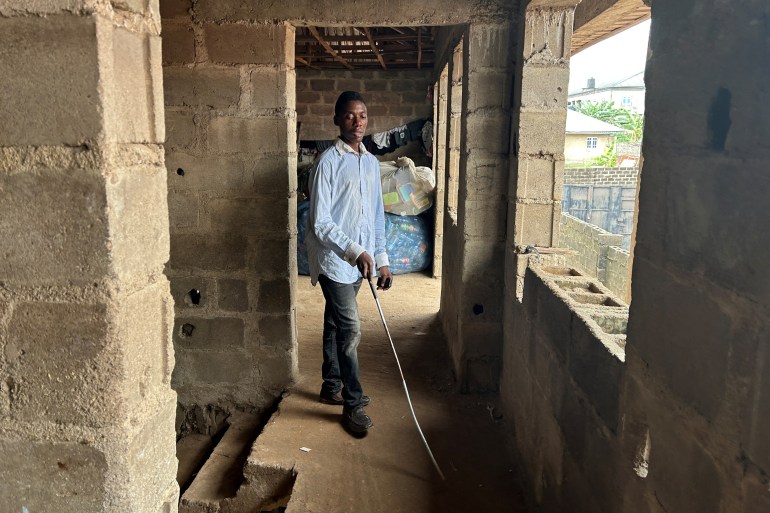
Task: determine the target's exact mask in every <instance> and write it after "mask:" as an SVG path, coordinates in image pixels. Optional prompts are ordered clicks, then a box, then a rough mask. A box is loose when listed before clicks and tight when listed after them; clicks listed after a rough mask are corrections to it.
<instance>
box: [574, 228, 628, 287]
mask: <svg viewBox="0 0 770 513" xmlns="http://www.w3.org/2000/svg"><path fill="white" fill-rule="evenodd" d="M622 243H623V236H622V235H617V234H614V233H610V232H608V231H606V230H602V229H601V228H599V227H598V226H594V225H592V224H589V223H586V222H585V221H581V220H580V219H578V218H577V217H575V216H571V215H569V214H564V213H563V214H562V215H561V225H560V227H559V245H560V246H561V247H565V248H569V249H572V250H575V251H577V254H576V255H569V256H567V263H569V264H570V265H572V266H575V267H577V268H578V269H580V270H581V271H583V272H585V273H587V274H588V275H590V276H593V277H595V278H597V279H598V280H599V281H601V282H602V283H604V284H606V283H607V282H608V280H609V274H608V272H609V260H608V255H609V251H610V246H618V245H620V244H622ZM626 255H628V253H626ZM616 260H617V258H616ZM627 260H628V259H626V261H627ZM616 270H617V269H616ZM621 297H625V294H623V295H622V296H621Z"/></svg>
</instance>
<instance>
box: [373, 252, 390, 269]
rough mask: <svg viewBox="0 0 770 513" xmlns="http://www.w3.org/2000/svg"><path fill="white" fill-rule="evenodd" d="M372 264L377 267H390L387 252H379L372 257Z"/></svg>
mask: <svg viewBox="0 0 770 513" xmlns="http://www.w3.org/2000/svg"><path fill="white" fill-rule="evenodd" d="M374 266H375V267H376V268H377V269H379V268H380V267H385V266H388V267H390V261H389V260H388V254H387V253H380V254H379V255H376V256H375V257H374Z"/></svg>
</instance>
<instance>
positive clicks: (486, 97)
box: [467, 70, 566, 132]
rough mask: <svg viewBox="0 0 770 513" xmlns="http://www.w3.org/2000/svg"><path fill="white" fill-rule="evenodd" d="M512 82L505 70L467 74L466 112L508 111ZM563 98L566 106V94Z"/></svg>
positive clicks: (510, 75)
mask: <svg viewBox="0 0 770 513" xmlns="http://www.w3.org/2000/svg"><path fill="white" fill-rule="evenodd" d="M512 80H513V76H512V73H510V72H509V71H507V70H483V71H473V72H471V73H469V74H468V89H467V91H468V107H467V108H468V110H469V111H470V112H473V111H475V110H478V109H489V110H502V111H507V110H509V109H510V108H511V88H512ZM565 91H566V89H565ZM564 98H565V102H564V104H565V105H566V92H565V97H564ZM506 132H508V130H506Z"/></svg>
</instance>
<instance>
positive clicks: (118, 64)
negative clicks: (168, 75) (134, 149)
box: [107, 28, 163, 143]
mask: <svg viewBox="0 0 770 513" xmlns="http://www.w3.org/2000/svg"><path fill="white" fill-rule="evenodd" d="M150 38H151V36H146V35H144V34H137V33H134V32H130V31H128V30H125V29H121V28H116V29H115V30H114V31H113V34H112V57H113V66H112V72H113V76H112V81H113V82H112V91H111V98H112V110H111V111H109V112H108V113H107V119H109V120H110V121H111V123H110V129H112V130H114V131H115V133H114V137H115V138H116V139H117V141H118V142H121V143H160V142H162V141H163V139H162V136H163V134H162V133H160V134H158V133H156V132H157V131H156V127H155V117H156V116H158V117H162V116H163V112H162V111H159V112H156V111H155V104H154V102H153V101H152V93H153V91H154V89H155V88H154V85H153V83H152V78H153V77H152V75H151V74H150V67H151V65H152V64H151V61H150V53H149V50H150V46H149V39H150ZM158 78H159V77H158Z"/></svg>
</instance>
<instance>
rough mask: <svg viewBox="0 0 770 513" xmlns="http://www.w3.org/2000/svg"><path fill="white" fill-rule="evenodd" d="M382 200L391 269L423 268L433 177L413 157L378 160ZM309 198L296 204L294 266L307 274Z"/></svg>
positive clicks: (429, 239)
mask: <svg viewBox="0 0 770 513" xmlns="http://www.w3.org/2000/svg"><path fill="white" fill-rule="evenodd" d="M380 176H381V179H382V200H383V204H384V206H385V249H386V251H387V253H388V259H389V260H390V272H392V273H393V274H406V273H412V272H418V271H424V270H425V269H427V268H428V267H430V264H431V261H432V258H431V257H432V253H433V252H432V249H433V232H432V230H431V227H430V223H428V222H426V220H425V218H424V216H421V215H420V214H423V213H425V212H426V211H428V210H429V209H430V208H431V207H432V206H433V194H434V191H433V190H434V188H435V187H436V177H435V175H434V174H433V171H432V170H431V169H430V168H428V167H421V166H420V167H416V166H415V165H414V162H413V161H412V159H410V158H407V157H401V158H399V159H398V161H396V162H381V163H380ZM309 215H310V201H303V202H300V203H299V204H298V205H297V267H298V269H299V274H305V275H307V274H310V269H309V266H308V259H307V248H306V246H305V232H306V230H307V220H308V217H309Z"/></svg>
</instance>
